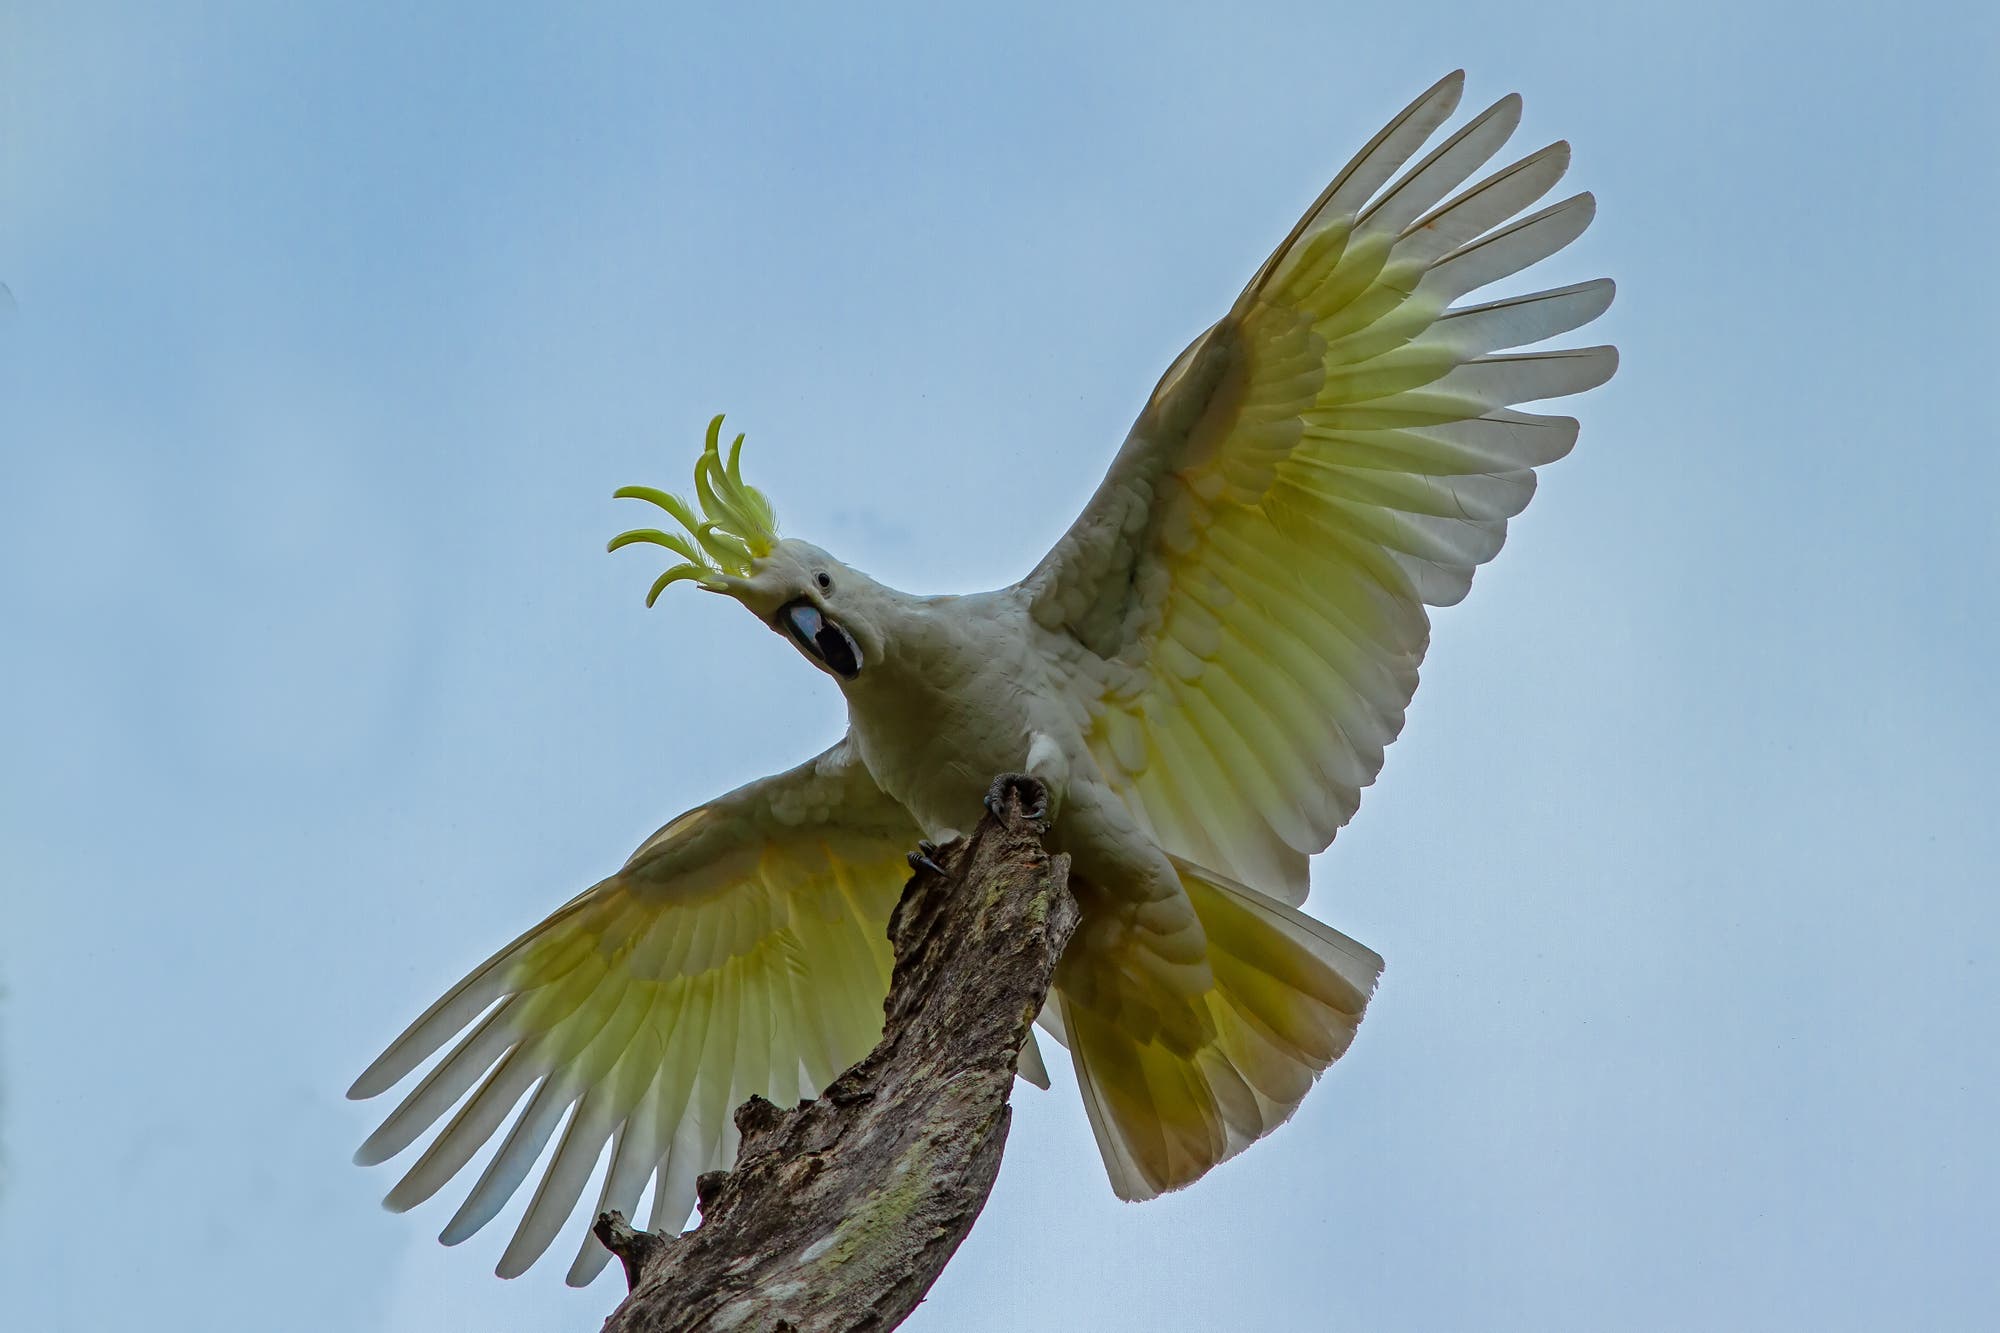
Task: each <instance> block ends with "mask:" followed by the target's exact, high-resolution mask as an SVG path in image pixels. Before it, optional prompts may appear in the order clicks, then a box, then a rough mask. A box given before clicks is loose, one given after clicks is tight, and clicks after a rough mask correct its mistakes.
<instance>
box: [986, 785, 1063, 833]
mask: <svg viewBox="0 0 2000 1333" xmlns="http://www.w3.org/2000/svg"><path fill="white" fill-rule="evenodd" d="M1009 793H1012V795H1013V798H1014V800H1015V801H1016V802H1017V803H1019V805H1020V807H1021V814H1022V816H1023V817H1024V818H1026V819H1027V820H1028V821H1029V822H1030V823H1033V824H1037V825H1040V826H1041V827H1042V828H1044V829H1046V828H1047V827H1048V822H1049V789H1048V788H1047V787H1046V786H1044V785H1042V780H1041V779H1040V778H1037V777H1031V776H1030V775H1028V774H1026V773H1002V774H1001V775H1000V776H999V777H997V778H995V779H993V785H992V786H990V787H988V788H987V789H986V809H987V811H988V812H989V813H990V814H992V816H993V817H994V818H995V819H998V820H1001V821H1002V822H1004V821H1005V820H1006V818H1007V798H1008V795H1009Z"/></svg>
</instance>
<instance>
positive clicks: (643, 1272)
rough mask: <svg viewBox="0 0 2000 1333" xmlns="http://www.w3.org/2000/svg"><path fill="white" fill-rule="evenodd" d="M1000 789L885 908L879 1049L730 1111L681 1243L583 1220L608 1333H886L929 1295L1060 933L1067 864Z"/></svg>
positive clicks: (621, 1222) (966, 1221) (975, 1212)
mask: <svg viewBox="0 0 2000 1333" xmlns="http://www.w3.org/2000/svg"><path fill="white" fill-rule="evenodd" d="M1019 786H1020V784H1017V785H1015V786H1012V787H1009V788H1007V789H1006V790H1007V791H1008V808H1007V813H1006V816H1005V817H1004V818H998V819H996V818H994V817H992V816H990V815H989V816H988V817H987V818H986V819H984V820H983V821H981V823H980V825H979V828H978V829H977V831H976V832H974V834H973V835H972V837H971V838H970V839H969V840H965V841H962V842H960V843H957V844H955V845H954V846H952V847H950V848H948V849H946V850H945V851H944V852H942V853H940V857H939V859H940V862H941V864H942V865H943V867H944V869H945V871H946V874H945V876H944V877H942V878H941V877H939V876H937V875H934V874H932V873H930V872H929V871H920V872H919V873H918V874H917V875H916V876H915V877H914V878H913V879H912V880H911V881H910V883H909V885H908V887H907V888H905V889H904V891H903V898H902V901H901V903H899V904H898V905H897V908H896V911H895V914H894V916H893V917H892V918H891V920H890V923H889V934H890V938H891V940H892V941H893V942H894V944H895V949H896V968H895V975H894V980H893V981H892V983H891V986H890V992H889V998H888V1001H887V1003H886V1006H885V1013H886V1015H887V1022H886V1027H885V1030H884V1032H883V1035H882V1041H881V1044H880V1045H878V1046H877V1047H876V1048H875V1049H874V1050H873V1051H872V1052H870V1053H869V1055H868V1056H867V1058H865V1059H864V1060H862V1061H861V1063H859V1064H857V1065H855V1066H854V1067H853V1068H851V1069H849V1070H847V1072H845V1073H844V1074H842V1075H841V1076H840V1077H839V1078H838V1079H836V1080H834V1082H833V1084H832V1086H830V1087H829V1088H827V1090H826V1092H825V1094H824V1095H823V1096H821V1097H820V1098H819V1099H818V1100H817V1101H810V1102H805V1103H803V1104H801V1105H800V1106H799V1107H797V1108H796V1109H794V1110H790V1111H782V1110H779V1109H778V1108H777V1107H776V1106H773V1105H772V1104H771V1103H770V1102H767V1101H765V1100H763V1099H762V1098H757V1097H753V1098H752V1099H751V1100H750V1101H748V1102H746V1103H744V1104H743V1105H742V1106H741V1107H739V1108H738V1109H737V1111H736V1125H737V1128H738V1129H739V1130H740V1131H741V1132H742V1144H741V1146H740V1147H739V1148H738V1150H737V1155H736V1167H735V1169H734V1170H732V1171H717V1172H713V1173H711V1174H709V1175H706V1176H703V1177H702V1178H701V1180H700V1181H699V1182H698V1186H697V1189H698V1192H699V1195H700V1200H701V1210H702V1222H701V1225H700V1226H699V1227H698V1228H697V1229H695V1230H694V1231H691V1232H689V1233H687V1234H686V1235H684V1236H680V1237H678V1238H674V1239H668V1238H665V1237H662V1236H658V1235H654V1234H652V1233H648V1232H641V1231H635V1230H633V1229H632V1228H631V1227H630V1226H628V1225H626V1223H625V1219H624V1218H623V1217H621V1216H619V1215H618V1214H616V1213H611V1214H606V1215H603V1216H600V1217H599V1218H598V1220H597V1226H596V1231H597V1236H598V1239H600V1240H601V1241H603V1242H604V1244H605V1245H606V1246H607V1247H609V1248H610V1250H611V1251H612V1252H613V1253H614V1254H616V1255H617V1256H618V1257H619V1259H620V1260H622V1261H623V1263H624V1265H625V1273H626V1277H627V1280H628V1281H629V1282H630V1284H631V1292H630V1294H629V1295H627V1296H626V1298H625V1300H624V1301H623V1302H622V1303H621V1304H620V1305H619V1307H618V1308H617V1309H616V1310H615V1311H613V1312H612V1315H611V1317H610V1319H608V1320H606V1321H605V1325H604V1327H605V1329H606V1330H607V1333H683V1331H689V1333H691V1331H692V1330H698V1329H710V1330H721V1329H729V1330H737V1331H740V1333H778V1331H779V1330H789V1331H790V1333H822V1331H824V1333H846V1331H847V1330H864V1329H865V1330H878V1329H892V1328H894V1327H896V1326H897V1325H898V1324H900V1323H902V1321H903V1320H904V1318H905V1317H907V1316H908V1315H909V1313H910V1311H911V1310H913V1309H915V1308H916V1306H917V1303H918V1302H919V1301H921V1300H922V1299H923V1296H924V1293H925V1292H926V1291H928V1290H930V1286H931V1284H932V1283H933V1282H935V1281H936V1280H937V1276H938V1274H939V1273H940V1272H942V1271H943V1270H944V1266H945V1263H946V1262H947V1261H948V1260H949V1259H950V1258H951V1256H952V1252H953V1251H954V1250H956V1249H957V1248H958V1244H959V1242H960V1241H962V1240H963V1239H965V1235H966V1233H967V1232H968V1231H970V1230H971V1229H972V1223H973V1221H974V1219H976V1218H977V1217H978V1216H979V1211H980V1209H981V1208H983V1207H984V1206H985V1204H986V1196H987V1194H988V1193H989V1192H990V1191H991V1190H992V1188H993V1180H994V1177H995V1176H996V1175H997V1174H998V1172H999V1170H1000V1153H1001V1150H1002V1148H1003V1146H1004V1145H1005V1143H1006V1139H1007V1125H1008V1120H1009V1115H1010V1111H1009V1108H1008V1104H1007V1098H1008V1095H1009V1093H1010V1092H1011V1091H1012V1087H1013V1080H1014V1066H1015V1062H1016V1060H1017V1059H1018V1058H1019V1056H1020V1052H1021V1045H1022V1043H1023V1042H1024V1041H1025V1040H1026V1038H1027V1035H1028V1028H1029V1024H1030V1023H1031V1022H1032V1021H1033V1020H1034V1016H1035V1014H1036V1012H1037V1011H1038V1010H1039V1009H1040V1008H1041V1005H1042V1000H1043V997H1044V996H1045V995H1046V994H1047V992H1048V987H1049V980H1050V977H1051V976H1052V975H1053V973H1054V972H1055V966H1056V961H1057V959H1059V958H1060V957H1061V956H1062V951H1063V946H1064V945H1065V944H1067V943H1068V942H1069V937H1070V933H1071V932H1072V931H1073V930H1074V929H1075V928H1076V920H1077V909H1076V903H1075V901H1074V900H1073V899H1072V898H1071V897H1070V894H1069V890H1068V872H1069V862H1068V858H1067V857H1060V856H1058V857H1051V856H1049V855H1048V853H1046V852H1045V851H1044V850H1043V849H1042V844H1041V837H1040V829H1039V828H1038V827H1037V825H1036V824H1035V823H1034V821H1032V820H1030V819H1029V818H1027V817H1026V816H1025V815H1024V814H1023V813H1022V810H1023V807H1022V805H1021V803H1020V801H1019V800H1018V799H1015V798H1016V797H1017V796H1018V795H1019V794H1020V792H1019ZM1029 798H1030V805H1032V804H1033V799H1032V798H1033V793H1029Z"/></svg>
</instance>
